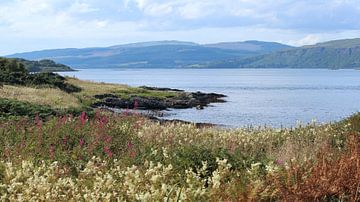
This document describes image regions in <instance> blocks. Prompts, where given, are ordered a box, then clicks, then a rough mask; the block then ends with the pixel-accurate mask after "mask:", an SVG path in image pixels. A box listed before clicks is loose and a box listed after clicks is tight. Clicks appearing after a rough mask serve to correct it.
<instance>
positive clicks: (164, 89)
mask: <svg viewBox="0 0 360 202" xmlns="http://www.w3.org/2000/svg"><path fill="white" fill-rule="evenodd" d="M139 88H142V89H145V90H157V91H175V92H184V90H179V89H174V88H157V87H149V86H140V87H139Z"/></svg>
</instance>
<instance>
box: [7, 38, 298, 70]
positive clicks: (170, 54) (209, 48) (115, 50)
mask: <svg viewBox="0 0 360 202" xmlns="http://www.w3.org/2000/svg"><path fill="white" fill-rule="evenodd" d="M288 48H292V47H290V46H287V45H284V44H279V43H273V42H260V41H246V42H233V43H232V42H228V43H219V44H208V45H200V44H196V43H193V42H183V41H154V42H142V43H132V44H124V45H116V46H110V47H102V48H96V47H95V48H83V49H76V48H68V49H52V50H42V51H34V52H27V53H17V54H13V55H9V56H7V57H11V58H25V59H28V60H41V59H51V60H54V61H56V62H58V63H62V64H65V65H69V66H71V67H73V68H108V67H111V68H183V67H202V66H206V65H209V64H213V63H214V62H217V61H226V60H230V59H233V58H236V59H239V58H248V57H252V56H258V55H262V54H264V53H270V52H274V51H278V50H284V49H288Z"/></svg>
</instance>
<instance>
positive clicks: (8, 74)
mask: <svg viewBox="0 0 360 202" xmlns="http://www.w3.org/2000/svg"><path fill="white" fill-rule="evenodd" d="M0 83H2V84H9V85H29V86H32V85H33V86H34V85H35V86H50V87H56V88H59V89H61V90H63V91H66V92H79V91H80V90H81V89H80V88H78V87H76V86H74V85H71V84H67V83H65V78H64V77H62V76H60V75H58V74H55V73H34V74H31V73H29V72H28V70H27V69H26V68H25V65H24V64H22V63H20V62H17V61H16V60H14V59H6V58H0Z"/></svg>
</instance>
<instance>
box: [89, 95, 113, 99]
mask: <svg viewBox="0 0 360 202" xmlns="http://www.w3.org/2000/svg"><path fill="white" fill-rule="evenodd" d="M94 97H95V98H96V99H104V98H119V97H118V96H116V95H114V94H100V95H95V96H94Z"/></svg>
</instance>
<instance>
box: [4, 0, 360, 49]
mask: <svg viewBox="0 0 360 202" xmlns="http://www.w3.org/2000/svg"><path fill="white" fill-rule="evenodd" d="M359 19H360V0H0V55H6V54H11V53H16V52H26V51H34V50H41V49H53V48H69V47H75V48H83V47H101V46H111V45H118V44H125V43H133V42H143V41H158V40H181V41H192V42H197V43H201V44H204V43H216V42H227V41H245V40H261V41H275V42H280V43H285V44H289V45H294V46H302V45H309V44H314V43H318V42H322V41H328V40H334V39H343V38H357V37H360V20H359Z"/></svg>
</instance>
